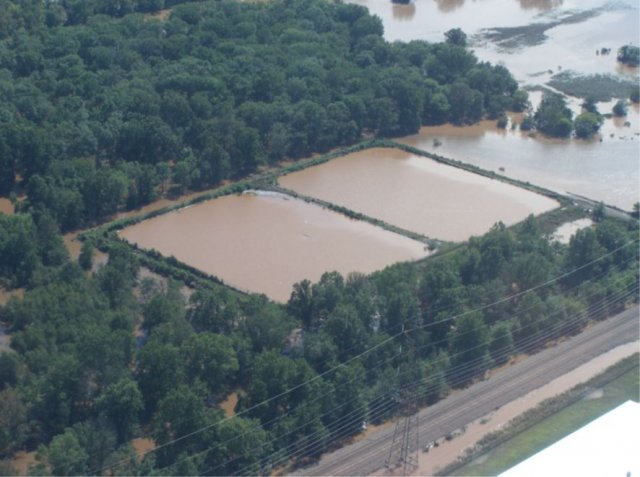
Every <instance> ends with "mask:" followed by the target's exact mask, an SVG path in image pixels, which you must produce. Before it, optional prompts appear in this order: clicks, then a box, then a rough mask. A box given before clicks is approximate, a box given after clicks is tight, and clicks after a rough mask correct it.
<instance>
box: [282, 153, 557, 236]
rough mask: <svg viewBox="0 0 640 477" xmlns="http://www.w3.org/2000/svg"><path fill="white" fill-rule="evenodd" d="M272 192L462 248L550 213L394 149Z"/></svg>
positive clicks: (320, 169) (510, 190)
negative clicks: (494, 229) (499, 226)
mask: <svg viewBox="0 0 640 477" xmlns="http://www.w3.org/2000/svg"><path fill="white" fill-rule="evenodd" d="M279 183H280V185H282V186H283V187H286V188H288V189H291V190H294V191H296V192H298V193H301V194H305V195H309V196H312V197H317V198H320V199H323V200H326V201H328V202H331V203H334V204H338V205H341V206H344V207H347V208H349V209H352V210H354V211H356V212H361V213H364V214H366V215H369V216H371V217H375V218H378V219H381V220H384V221H385V222H387V223H389V224H392V225H395V226H398V227H401V228H404V229H406V230H411V231H413V232H418V233H421V234H424V235H426V236H428V237H431V238H436V239H440V240H448V241H463V240H466V239H468V238H469V237H470V236H471V235H479V234H482V233H484V232H486V231H488V230H489V229H490V228H491V226H492V225H493V224H495V223H496V222H498V221H502V222H504V223H505V224H507V225H510V224H514V223H516V222H519V221H521V220H523V219H524V218H526V217H527V216H528V215H529V214H540V213H542V212H545V211H548V210H551V209H553V208H555V207H557V206H558V203H557V202H556V201H554V200H551V199H549V198H548V197H545V196H542V195H539V194H535V193H533V192H530V191H528V190H525V189H521V188H519V187H515V186H512V185H508V184H505V183H503V182H500V181H497V180H493V179H489V178H486V177H482V176H480V175H477V174H473V173H471V172H467V171H464V170H461V169H458V168H455V167H452V166H447V165H444V164H440V163H438V162H436V161H433V160H431V159H427V158H425V157H419V156H414V155H412V154H409V153H407V152H404V151H401V150H399V149H387V148H384V149H368V150H365V151H361V152H357V153H353V154H349V155H347V156H344V157H340V158H337V159H334V160H332V161H329V162H327V163H324V164H321V165H319V166H315V167H310V168H308V169H304V170H302V171H299V172H295V173H293V174H289V175H286V176H284V177H281V178H280V179H279Z"/></svg>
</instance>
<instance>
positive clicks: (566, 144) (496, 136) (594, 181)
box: [400, 106, 640, 210]
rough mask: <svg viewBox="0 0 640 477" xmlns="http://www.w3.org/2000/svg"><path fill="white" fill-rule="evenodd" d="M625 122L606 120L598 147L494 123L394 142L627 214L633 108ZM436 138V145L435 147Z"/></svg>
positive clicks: (635, 145)
mask: <svg viewBox="0 0 640 477" xmlns="http://www.w3.org/2000/svg"><path fill="white" fill-rule="evenodd" d="M601 110H602V111H604V109H603V108H601ZM628 119H629V120H630V121H629V122H630V123H631V124H632V125H633V126H630V127H626V126H624V122H625V121H619V120H618V119H612V120H607V122H606V124H605V126H604V128H603V134H602V142H600V141H599V140H598V139H596V140H593V141H580V140H575V139H566V140H559V139H545V138H542V137H540V136H538V137H535V138H532V137H529V135H528V134H526V133H523V132H520V131H517V130H516V131H514V130H503V129H498V128H497V127H496V125H495V121H483V122H481V123H479V124H476V125H473V126H467V127H455V126H451V125H445V126H435V127H424V128H422V129H421V130H420V133H419V134H416V135H414V136H408V137H405V138H402V139H400V142H402V143H405V144H408V145H411V146H414V147H417V148H419V149H423V150H425V151H430V152H434V153H437V154H440V155H443V156H445V157H451V158H454V159H457V160H460V161H463V162H467V163H469V164H474V165H477V166H479V167H481V168H483V169H487V170H492V171H496V172H498V171H500V173H501V174H504V175H506V176H508V177H512V178H514V179H519V180H521V181H529V182H531V183H532V184H536V185H539V186H542V187H546V188H548V189H551V190H555V191H557V192H561V193H566V192H569V193H573V194H578V195H582V196H585V197H589V198H591V199H594V200H602V201H604V202H605V203H607V204H611V205H615V206H617V207H620V208H622V209H624V210H631V209H632V207H633V204H634V203H635V202H637V201H638V200H639V197H638V181H639V178H640V164H639V161H638V157H639V154H640V137H639V136H638V135H637V134H636V133H637V132H638V108H637V106H636V107H633V108H630V115H629V118H628ZM611 134H613V137H611ZM436 139H437V140H438V141H439V142H440V143H441V144H440V145H439V146H437V147H435V146H434V140H436ZM501 168H502V169H504V171H502V170H501Z"/></svg>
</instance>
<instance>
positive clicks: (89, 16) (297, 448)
mask: <svg viewBox="0 0 640 477" xmlns="http://www.w3.org/2000/svg"><path fill="white" fill-rule="evenodd" d="M165 7H166V8H171V10H170V11H165V12H163V14H162V15H157V16H149V15H146V13H148V12H157V11H158V10H159V9H161V8H165ZM463 35H464V34H463V33H462V32H461V31H452V32H451V34H450V35H448V41H447V42H445V43H440V44H428V43H425V42H420V41H416V42H410V43H407V44H402V43H393V44H391V43H388V42H386V41H385V40H384V39H383V37H382V24H381V22H380V20H379V19H378V18H377V17H374V16H371V15H369V14H368V12H367V10H366V9H365V8H363V7H360V6H356V5H351V4H344V3H340V2H338V3H331V2H325V1H321V0H283V1H273V2H268V3H262V2H231V1H202V2H188V3H187V2H181V1H178V0H164V1H163V0H127V1H121V2H109V1H102V0H95V1H94V0H65V1H60V2H39V1H32V2H11V1H9V0H0V98H1V99H2V101H1V102H0V194H4V195H6V194H9V193H13V194H16V195H17V194H24V197H21V200H20V201H18V203H17V213H16V214H15V215H11V216H5V215H3V214H0V285H1V286H2V287H3V288H15V287H22V288H24V289H25V293H24V297H23V298H20V299H17V298H12V299H10V300H9V301H8V303H7V304H6V305H4V306H0V324H2V328H3V330H5V329H6V332H7V333H8V334H9V335H10V346H11V349H10V351H8V352H5V351H3V352H2V353H1V354H0V423H2V425H1V426H0V459H2V463H1V464H0V473H7V474H12V473H15V471H14V469H12V467H11V464H12V460H11V459H12V458H13V457H14V456H15V455H16V453H17V452H19V451H31V452H35V453H36V455H37V459H36V461H35V463H34V465H33V468H32V469H31V473H33V474H38V475H47V474H55V475H80V474H83V475H85V474H86V475H89V474H96V475H97V474H100V475H174V474H180V475H230V474H233V473H237V474H240V475H246V474H257V473H264V474H268V473H270V472H271V471H272V470H273V469H276V468H282V466H284V465H287V464H289V463H291V462H295V463H306V462H308V461H309V460H310V459H315V458H317V457H318V456H319V455H320V454H321V453H322V452H324V451H326V450H327V449H330V448H332V447H333V446H335V445H337V443H340V442H343V441H345V440H346V439H348V438H350V437H352V436H354V435H355V434H357V433H359V432H360V431H361V430H362V427H363V422H374V423H378V422H381V421H383V420H384V419H386V418H389V417H391V416H393V415H394V414H395V413H397V412H399V402H401V400H402V399H403V398H405V397H406V396H409V395H410V396H411V397H412V398H413V399H415V400H416V403H417V404H420V405H421V404H425V403H433V402H435V401H437V400H438V399H441V398H442V397H444V396H446V395H447V393H448V392H449V391H450V390H451V389H455V388H457V387H461V386H466V385H468V384H469V383H471V382H473V381H474V380H477V379H481V378H482V377H483V376H484V373H485V372H486V371H487V370H488V369H489V367H491V366H494V365H500V364H502V363H504V362H505V361H507V360H508V359H509V357H510V356H511V355H512V354H513V353H528V352H534V351H536V350H538V349H540V348H542V347H543V346H544V344H545V343H546V342H548V341H549V340H553V339H556V338H559V337H561V336H564V335H567V334H573V333H577V332H578V331H579V330H580V329H581V328H582V327H583V326H585V325H586V324H587V323H588V322H589V321H590V320H600V319H604V318H606V317H607V316H609V315H611V314H613V313H616V312H618V311H620V310H622V309H624V308H625V307H626V306H628V305H629V304H630V303H632V302H635V301H637V299H638V296H637V287H638V246H637V243H636V242H637V235H638V224H637V221H635V220H631V221H628V222H619V221H615V220H613V219H608V218H604V217H603V218H602V220H600V221H599V222H598V223H597V224H596V225H595V226H594V227H593V228H587V229H584V230H580V231H579V232H578V233H576V235H575V236H574V237H573V238H572V240H571V242H570V243H569V245H567V246H564V245H560V244H556V243H551V242H550V241H549V240H548V233H547V232H548V231H547V230H544V231H543V230H541V229H542V227H541V224H540V223H539V221H538V220H537V219H535V218H534V217H529V218H528V219H527V220H525V221H524V222H523V223H521V224H519V225H518V226H516V227H513V228H510V229H508V228H506V227H504V226H503V225H502V224H497V225H496V226H495V227H494V228H493V229H492V230H491V231H490V232H489V233H487V234H485V235H484V236H482V237H473V238H472V239H471V240H470V241H469V243H468V244H463V245H459V246H456V247H455V248H451V249H448V250H445V251H443V252H442V253H440V254H437V255H436V256H435V257H434V258H433V259H429V260H425V261H420V262H417V263H411V264H399V265H396V266H392V267H389V268H387V269H385V270H383V271H381V272H378V273H375V274H372V275H371V276H364V275H359V274H352V275H349V276H347V277H343V276H341V275H339V274H338V273H335V272H328V273H326V274H324V275H323V277H322V278H321V279H320V281H319V282H318V283H310V282H308V281H302V282H300V283H298V284H296V285H295V287H294V289H293V292H292V294H291V298H290V300H289V301H288V303H287V304H286V306H281V305H277V304H274V303H272V302H270V301H269V300H267V298H266V297H264V296H260V295H251V296H247V295H243V294H240V293H236V292H235V291H233V290H230V289H229V288H226V287H224V286H222V284H221V283H220V281H219V280H217V279H215V277H211V276H207V275H206V274H203V273H202V272H199V271H198V270H195V269H193V268H189V267H186V266H184V265H182V264H180V263H178V262H177V260H175V259H173V258H168V259H165V258H163V257H161V256H160V255H159V254H158V253H155V252H153V251H149V252H142V251H139V250H136V249H135V247H131V246H128V245H126V244H123V243H120V242H118V241H117V240H115V239H114V237H113V235H114V230H117V229H118V228H121V227H123V226H124V225H126V224H129V223H131V222H132V221H135V220H141V218H139V217H138V218H129V219H124V220H118V221H115V222H114V223H111V224H107V225H104V226H100V227H98V228H96V229H94V230H92V231H89V232H88V233H86V234H85V235H84V237H85V239H86V242H85V244H84V245H83V247H82V250H81V253H80V257H79V260H78V262H76V261H72V260H70V258H69V255H68V253H67V250H66V249H65V247H64V244H63V240H62V236H61V234H60V231H61V230H62V231H67V230H73V229H77V228H80V227H85V226H89V225H94V224H97V223H100V222H102V221H104V220H106V219H107V218H108V217H110V216H112V215H113V214H114V213H115V212H117V211H120V210H122V209H124V208H127V209H135V208H137V207H139V206H141V205H143V204H146V203H149V202H151V201H153V200H155V199H156V198H157V197H158V195H159V194H162V193H164V192H165V191H169V190H170V189H172V188H174V189H175V191H176V192H183V191H184V190H188V189H201V188H207V187H211V186H214V185H218V184H221V183H223V182H224V181H225V180H227V179H238V180H237V181H236V182H233V183H231V184H228V185H224V186H222V187H220V188H218V189H215V190H213V191H212V192H210V193H209V194H204V195H202V196H200V197H198V198H197V199H194V201H199V200H206V199H209V198H212V197H215V196H217V195H219V194H226V193H233V192H239V191H242V190H244V189H246V188H247V187H249V184H250V183H251V182H250V181H257V180H264V181H265V182H269V181H270V180H271V179H272V175H270V174H271V173H270V172H264V173H263V174H260V173H259V172H260V170H261V167H262V166H263V165H267V164H271V163H275V162H277V161H279V160H281V159H284V158H294V159H297V158H300V157H302V156H305V155H309V154H310V153H312V152H324V151H328V150H330V149H333V148H336V147H338V146H342V145H350V144H355V143H356V142H357V141H358V140H359V139H360V138H361V137H369V136H374V137H388V136H394V135H400V134H407V133H412V132H415V131H417V130H418V128H419V127H420V126H421V125H422V124H439V123H443V122H453V123H456V124H467V123H472V122H475V121H477V120H479V119H481V118H483V117H490V118H493V119H498V118H501V117H502V114H503V113H504V111H505V110H506V109H509V108H512V109H514V110H518V111H522V110H523V109H524V105H525V104H526V102H527V97H526V93H524V92H521V91H519V90H518V89H517V84H516V82H515V81H514V79H513V77H512V76H511V74H510V73H509V72H508V71H507V70H506V69H505V68H504V67H502V66H492V65H489V64H487V63H481V62H478V60H477V59H476V58H475V57H474V56H473V54H472V53H471V52H470V51H469V50H468V49H466V48H465V46H464V41H466V39H465V37H464V36H463ZM463 40H464V41H463ZM549 103H550V104H552V105H553V107H554V108H555V110H554V111H552V112H553V114H549V115H547V114H546V112H545V114H543V113H542V112H541V113H540V114H539V115H538V114H536V115H537V117H536V118H535V119H534V120H533V121H534V122H535V125H536V127H541V128H546V127H547V126H546V124H548V125H549V126H548V127H549V128H550V130H553V128H554V126H553V122H554V121H553V120H554V119H555V118H556V116H558V115H557V114H556V113H557V112H558V111H559V112H560V113H559V117H560V123H561V124H560V125H561V126H562V127H563V128H565V127H566V126H567V124H566V121H564V118H565V117H566V114H565V112H564V109H563V105H562V104H561V102H559V101H558V100H556V99H553V100H550V101H549ZM548 118H550V119H548ZM570 119H571V118H569V127H570V126H571V124H570V123H571V121H570ZM562 131H564V129H562ZM385 144H390V143H385ZM360 147H365V146H362V145H357V146H354V148H360ZM404 147H405V148H407V150H412V151H413V149H409V148H408V146H404ZM332 154H337V153H328V155H327V156H324V157H321V158H316V159H315V160H318V161H320V160H326V158H327V157H331V155H332ZM433 157H435V158H437V159H438V160H441V161H443V162H446V161H447V160H446V159H444V158H440V157H439V156H433ZM291 167H292V169H293V168H296V167H302V165H300V164H294V165H293V166H291ZM469 167H470V166H469ZM483 173H484V174H490V173H489V172H483ZM247 177H250V179H246V180H245V178H247ZM240 179H242V180H240ZM22 199H23V200H22ZM575 210H577V209H570V210H568V211H567V210H564V211H563V212H562V213H566V214H568V215H571V214H573V213H576V212H575ZM162 212H163V211H154V212H151V213H149V214H147V215H146V216H145V217H150V216H152V215H153V214H159V213H162ZM94 248H101V249H103V251H106V252H108V255H109V258H108V262H107V263H106V264H105V265H104V266H99V267H94V266H93V253H94ZM142 266H144V267H145V268H146V269H151V270H153V271H156V272H159V273H161V274H163V275H165V276H173V277H174V278H177V279H178V280H180V282H174V281H172V280H168V279H166V278H163V279H158V280H155V279H150V278H144V274H143V273H142ZM147 272H148V270H145V273H147ZM184 285H188V286H191V287H193V289H191V290H189V292H188V293H183V291H182V290H181V287H183V286H184ZM231 392H237V394H238V397H239V400H238V404H237V406H236V409H235V412H236V414H235V417H234V418H231V419H229V418H225V416H224V413H223V411H222V410H221V409H220V408H219V404H220V402H222V401H223V400H224V399H225V397H226V396H227V395H228V394H229V393H231ZM139 437H145V438H148V439H150V440H151V442H152V444H153V445H155V447H153V448H152V450H150V451H149V452H147V453H146V454H144V455H138V453H136V451H135V450H134V448H133V446H132V440H133V439H134V438H139Z"/></svg>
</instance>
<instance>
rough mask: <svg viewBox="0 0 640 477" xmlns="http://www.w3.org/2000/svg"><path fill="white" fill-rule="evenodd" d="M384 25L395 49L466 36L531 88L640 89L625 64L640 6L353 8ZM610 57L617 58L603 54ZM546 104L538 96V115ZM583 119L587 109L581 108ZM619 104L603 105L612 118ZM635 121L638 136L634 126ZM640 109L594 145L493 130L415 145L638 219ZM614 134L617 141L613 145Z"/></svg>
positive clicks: (443, 135) (509, 0) (425, 134)
mask: <svg viewBox="0 0 640 477" xmlns="http://www.w3.org/2000/svg"><path fill="white" fill-rule="evenodd" d="M352 3H357V4H360V5H364V6H366V7H368V8H369V9H370V11H371V12H372V13H374V14H376V15H378V16H379V17H380V18H381V19H382V22H383V25H384V29H385V37H386V38H387V39H388V40H391V41H393V40H402V41H410V40H427V41H430V42H435V41H442V40H443V39H444V33H445V32H446V31H447V30H449V29H451V28H462V30H464V31H465V32H466V33H467V35H468V36H469V42H470V46H471V48H472V49H473V51H474V53H475V54H476V56H477V57H478V58H479V59H480V60H482V61H490V62H492V63H494V64H503V65H505V66H506V67H507V68H508V69H509V70H510V71H511V72H512V73H513V74H514V76H515V78H516V79H517V80H518V81H519V83H520V84H521V86H524V87H540V86H543V87H547V86H548V83H549V82H550V81H551V80H552V78H553V77H554V76H555V75H558V74H563V73H566V72H571V73H572V74H574V75H578V76H589V75H594V74H607V75H613V76H614V77H615V78H616V79H617V80H619V81H625V82H631V83H637V82H638V78H639V76H638V75H639V70H638V68H628V67H625V66H623V65H621V64H620V63H618V62H617V61H616V51H617V49H618V48H619V47H621V46H622V45H624V44H629V43H631V44H635V45H638V38H640V26H639V25H640V12H639V7H638V2H637V1H635V0H617V1H611V0H584V1H579V2H578V1H576V0H482V1H477V0H475V1H474V0H429V1H417V0H414V1H413V2H411V3H410V4H409V5H406V6H404V5H394V4H392V3H391V2H389V1H388V0H352ZM601 48H610V49H611V50H612V51H611V53H610V54H608V55H600V54H596V50H598V51H599V50H600V49H601ZM539 98H540V94H539V93H538V94H534V95H533V98H532V103H533V107H534V108H535V107H536V106H537V103H538V102H539ZM571 102H572V109H574V111H577V112H579V109H580V108H579V104H580V102H581V100H579V99H577V98H573V99H572V100H571ZM612 106H613V103H612V102H609V103H600V104H599V109H600V111H601V112H602V113H608V112H611V107H612ZM626 121H629V122H630V123H631V124H630V126H628V127H626V126H625V125H624V124H625V122H626ZM638 133H640V130H639V129H638V107H637V106H636V107H634V108H631V109H630V114H629V117H628V118H625V119H615V120H613V119H609V120H607V121H605V124H604V126H603V128H602V134H601V138H602V142H600V141H599V139H600V137H598V138H596V139H595V140H594V141H590V142H585V141H579V140H575V139H573V140H565V141H556V140H548V139H544V138H541V137H540V136H538V137H536V138H530V137H529V136H528V134H520V133H519V132H517V131H501V130H498V129H497V128H495V126H494V124H493V122H486V123H481V124H480V125H477V126H472V127H468V128H454V127H450V126H445V127H438V128H423V129H422V130H421V132H420V134H419V135H417V136H412V137H410V138H407V141H406V142H407V143H409V144H412V145H415V146H417V147H421V148H424V149H427V150H432V144H433V141H434V139H436V138H437V139H439V140H440V141H442V143H443V144H442V146H441V148H440V149H439V151H438V152H439V153H440V154H442V155H447V156H451V157H453V158H455V159H459V160H462V161H465V162H469V163H472V164H476V165H479V166H480V167H482V168H485V169H491V170H496V171H497V170H499V168H501V167H502V168H504V169H505V171H504V174H505V175H507V176H509V177H513V178H516V179H520V180H523V181H530V182H531V183H534V184H538V185H541V186H543V187H546V188H549V189H554V190H557V191H560V192H565V191H569V192H573V193H577V194H580V195H584V196H586V197H589V198H592V199H595V200H602V201H604V202H606V203H608V204H611V205H616V206H618V207H621V208H623V209H625V210H631V208H632V206H633V204H634V203H635V202H637V201H638V200H640V197H639V194H638V183H639V182H640V168H639V161H638V158H639V157H640V141H639V140H638V139H640V138H639V137H637V134H638ZM612 134H613V137H611V135H612Z"/></svg>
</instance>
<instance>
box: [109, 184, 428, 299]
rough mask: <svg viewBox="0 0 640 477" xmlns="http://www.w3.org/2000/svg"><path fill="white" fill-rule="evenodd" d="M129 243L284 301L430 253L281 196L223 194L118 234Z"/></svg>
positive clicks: (402, 239)
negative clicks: (314, 285)
mask: <svg viewBox="0 0 640 477" xmlns="http://www.w3.org/2000/svg"><path fill="white" fill-rule="evenodd" d="M120 236H121V237H123V238H124V239H126V240H128V241H129V242H131V243H136V244H137V245H138V246H140V247H143V248H148V249H156V250H158V251H159V252H160V253H162V254H163V255H165V256H171V255H173V256H175V257H176V258H177V259H178V260H181V261H182V262H184V263H186V264H189V265H191V266H194V267H197V268H199V269H200V270H203V271H205V272H207V273H210V274H213V275H215V276H217V277H219V278H221V279H222V280H224V281H225V283H228V284H230V285H233V286H234V287H236V288H239V289H242V290H247V291H251V292H258V293H264V294H266V295H267V296H269V297H270V298H272V299H274V300H277V301H281V302H285V301H287V300H288V299H289V296H290V294H291V287H292V285H293V284H294V283H296V282H299V281H301V280H303V279H305V278H306V279H309V280H311V281H317V280H318V279H319V278H320V276H321V275H322V273H324V272H326V271H331V270H337V271H339V272H340V273H342V274H347V273H349V272H354V271H357V272H362V273H370V272H373V271H375V270H379V269H381V268H384V267H385V266H387V265H389V264H391V263H394V262H398V261H405V260H414V259H418V258H422V257H425V256H427V255H428V252H427V251H426V250H425V246H424V244H422V243H419V242H416V241H414V240H410V239H408V238H406V237H403V236H400V235H397V234H393V233H391V232H388V231H386V230H383V229H381V228H378V227H374V226H373V225H371V224H368V223H365V222H359V221H354V220H350V219H348V218H346V217H345V216H343V215H341V214H338V213H335V212H332V211H329V210H325V209H322V208H321V207H318V206H315V205H312V204H308V203H306V202H303V201H300V200H295V199H291V198H288V197H286V196H282V195H278V194H259V195H254V194H243V195H240V196H238V195H235V196H226V197H222V198H220V199H216V200H212V201H208V202H203V203H201V204H198V205H194V206H190V207H187V208H184V209H180V210H177V211H174V212H171V213H168V214H165V215H162V216H159V217H155V218H153V219H150V220H147V221H144V222H141V223H139V224H136V225H134V226H131V227H129V228H127V229H124V230H122V231H121V232H120Z"/></svg>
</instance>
